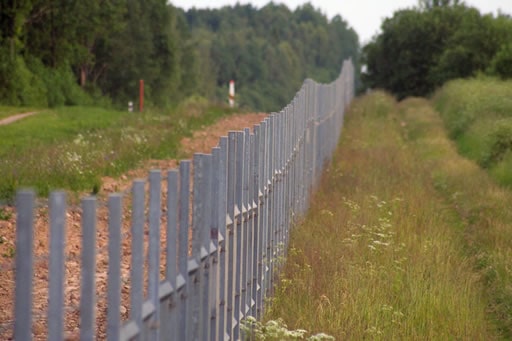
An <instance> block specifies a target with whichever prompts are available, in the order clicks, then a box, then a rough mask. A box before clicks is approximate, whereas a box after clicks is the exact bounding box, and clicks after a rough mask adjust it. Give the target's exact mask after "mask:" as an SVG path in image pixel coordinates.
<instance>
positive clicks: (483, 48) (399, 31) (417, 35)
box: [362, 0, 512, 98]
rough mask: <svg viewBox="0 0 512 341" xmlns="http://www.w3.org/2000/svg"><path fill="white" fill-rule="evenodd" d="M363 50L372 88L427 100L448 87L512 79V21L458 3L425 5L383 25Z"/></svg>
mask: <svg viewBox="0 0 512 341" xmlns="http://www.w3.org/2000/svg"><path fill="white" fill-rule="evenodd" d="M381 30H382V33H380V34H379V35H377V36H376V37H374V39H373V40H372V42H370V43H369V44H367V45H366V46H365V47H364V48H363V57H362V58H363V63H364V64H366V71H365V73H364V74H363V76H362V77H363V79H364V82H365V84H366V86H368V87H370V88H383V89H386V90H389V91H391V92H392V93H394V94H395V95H396V96H397V97H399V98H404V97H406V96H426V95H429V94H431V93H432V92H433V91H434V90H435V89H436V88H437V87H439V86H440V85H442V84H444V83H445V82H446V81H448V80H450V79H455V78H467V77H473V76H476V75H479V74H482V75H491V76H496V77H500V78H512V18H511V17H510V16H509V15H506V14H503V13H498V15H492V14H482V13H480V11H479V10H478V9H476V8H474V7H471V6H468V5H466V4H465V3H463V2H461V1H458V0H420V1H419V3H418V6H416V7H415V8H410V9H403V10H399V11H396V12H395V13H394V14H393V16H392V17H391V18H387V19H385V20H384V21H383V23H382V26H381Z"/></svg>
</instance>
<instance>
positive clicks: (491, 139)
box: [433, 78, 512, 187]
mask: <svg viewBox="0 0 512 341" xmlns="http://www.w3.org/2000/svg"><path fill="white" fill-rule="evenodd" d="M433 101H434V104H435V107H436V109H437V110H438V111H439V112H440V113H441V116H442V118H443V120H444V123H445V125H446V127H447V129H448V131H449V133H450V136H451V137H452V138H453V139H454V140H455V141H456V142H457V146H458V149H459V151H460V152H461V154H462V155H464V156H466V157H469V158H470V159H472V160H474V161H476V162H477V163H478V164H479V165H480V166H482V167H483V168H486V169H488V170H489V172H490V174H491V175H492V176H493V178H494V179H495V180H497V181H498V182H499V183H500V184H502V185H506V186H509V187H512V175H511V174H510V172H509V171H508V170H509V169H511V167H512V155H511V153H512V81H501V80H497V79H492V78H482V79H472V80H456V81H452V82H449V83H447V84H446V85H445V86H444V87H443V88H441V89H440V90H439V91H438V92H437V93H436V95H435V96H434V99H433Z"/></svg>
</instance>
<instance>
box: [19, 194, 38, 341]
mask: <svg viewBox="0 0 512 341" xmlns="http://www.w3.org/2000/svg"><path fill="white" fill-rule="evenodd" d="M34 197H35V194H34V191H32V190H21V191H18V193H17V195H16V208H17V214H16V286H15V297H16V302H15V306H14V316H15V318H14V339H15V340H22V341H24V340H32V274H33V262H34V260H33V252H34V251H33V241H34Z"/></svg>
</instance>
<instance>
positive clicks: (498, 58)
mask: <svg viewBox="0 0 512 341" xmlns="http://www.w3.org/2000/svg"><path fill="white" fill-rule="evenodd" d="M489 73H491V74H493V75H496V76H499V77H501V78H503V79H507V78H512V42H511V43H508V44H504V45H502V46H501V48H500V50H498V52H497V53H496V55H495V56H494V58H493V59H492V60H491V63H490V65H489Z"/></svg>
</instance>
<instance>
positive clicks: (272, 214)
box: [11, 61, 354, 341]
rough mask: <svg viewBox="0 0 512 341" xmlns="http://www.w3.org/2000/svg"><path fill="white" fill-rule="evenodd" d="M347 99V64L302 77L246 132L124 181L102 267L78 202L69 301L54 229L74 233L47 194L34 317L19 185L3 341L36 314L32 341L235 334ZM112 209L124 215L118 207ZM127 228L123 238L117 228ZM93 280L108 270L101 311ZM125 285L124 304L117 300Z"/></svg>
mask: <svg viewBox="0 0 512 341" xmlns="http://www.w3.org/2000/svg"><path fill="white" fill-rule="evenodd" d="M353 96H354V67H353V65H352V62H351V61H345V62H344V63H343V68H342V72H341V74H340V76H339V78H338V79H337V80H336V81H334V82H332V83H330V84H319V83H316V82H314V81H312V80H310V79H307V80H305V81H304V83H303V86H302V87H301V89H300V90H299V92H298V93H297V94H296V96H295V97H294V99H293V100H292V102H291V103H290V104H289V105H287V106H286V107H285V108H284V109H283V110H282V111H280V112H278V113H272V114H270V115H269V116H268V117H267V118H266V119H265V120H263V121H262V122H261V123H260V124H258V125H255V126H254V127H253V130H252V131H251V130H250V129H249V128H246V129H244V130H243V131H231V132H229V134H228V136H225V137H221V138H220V140H219V144H218V146H217V147H215V148H213V149H212V151H211V153H210V154H201V153H196V154H194V156H193V159H192V160H183V161H181V162H180V163H179V166H178V169H171V170H168V171H167V172H165V173H163V172H162V171H161V170H152V171H150V173H149V177H148V179H147V180H135V181H134V182H133V186H132V190H131V195H123V194H111V195H109V197H108V202H107V208H108V222H106V223H105V227H104V229H105V230H106V231H108V244H107V245H106V246H105V249H106V253H107V256H106V258H105V259H106V260H107V262H106V263H107V264H104V265H105V266H103V267H99V266H98V264H99V263H98V254H99V252H100V251H101V248H100V247H99V246H98V243H97V233H98V232H100V231H98V224H97V223H98V222H97V210H98V209H99V208H98V199H97V198H96V197H92V196H91V197H86V198H84V199H82V201H81V214H82V219H81V226H80V231H81V234H82V235H81V238H82V239H81V240H82V245H81V250H80V253H79V257H77V258H79V262H80V267H79V269H80V284H79V286H80V287H79V304H77V306H76V307H75V308H73V307H69V306H67V304H66V302H67V298H66V297H65V293H66V292H67V288H66V283H67V282H66V278H65V277H66V272H65V271H64V269H65V266H66V261H67V260H68V258H69V257H68V255H67V254H66V245H65V240H66V239H65V236H66V233H73V232H74V231H75V230H73V231H69V228H68V231H67V224H66V216H67V206H66V205H67V203H66V195H65V193H64V192H59V191H58V192H53V193H52V194H51V195H50V199H49V224H50V228H49V230H50V237H49V238H50V249H49V250H47V258H48V266H47V268H48V285H47V288H48V290H47V293H45V295H47V297H48V298H47V303H48V304H47V311H46V313H44V314H36V313H34V311H35V310H36V309H34V307H33V300H34V295H43V293H40V292H38V293H34V289H33V283H32V281H33V277H34V206H35V194H34V192H33V191H31V190H20V191H18V193H17V197H16V215H17V216H16V256H15V257H16V259H15V269H14V271H15V297H13V299H14V300H15V302H14V307H15V308H14V318H13V321H12V327H11V328H12V338H13V339H15V340H17V341H25V340H32V339H33V338H37V339H40V337H39V336H38V335H36V333H35V332H34V330H33V329H34V324H35V323H36V322H37V320H38V319H44V320H45V324H44V325H45V328H46V330H45V332H44V335H43V337H42V339H48V340H52V341H54V340H64V339H75V338H76V339H80V340H93V339H105V338H106V339H107V340H116V341H117V340H239V339H241V338H243V335H242V332H241V323H242V321H243V319H244V318H246V317H248V316H253V317H255V318H257V319H259V318H261V317H262V314H263V312H264V309H265V298H266V297H268V296H270V295H271V294H272V288H273V285H274V281H275V279H276V275H277V273H278V271H279V268H280V267H281V266H282V264H283V259H284V257H285V256H286V249H287V245H288V240H289V235H290V230H291V229H292V228H293V226H294V224H295V223H296V222H297V221H298V219H300V218H301V217H302V216H303V215H304V214H305V212H306V210H307V209H308V206H309V198H310V194H311V192H312V190H313V189H314V188H315V186H316V184H317V183H318V181H319V177H320V175H321V172H322V169H323V167H324V165H325V164H326V163H327V162H328V161H329V159H330V157H331V155H332V153H333V151H334V148H335V147H336V145H337V141H338V139H339V136H340V133H341V128H342V125H343V116H344V112H345V109H346V107H347V106H348V104H349V103H350V102H351V100H352V98H353ZM165 180H166V181H165ZM162 184H164V186H163V185H162ZM123 201H124V203H123ZM123 207H124V208H126V207H129V211H130V212H129V213H126V214H125V213H123V212H124V211H125V209H124V208H123ZM127 216H129V221H126V220H127V219H126V217H127ZM127 224H128V225H129V233H128V238H126V234H123V233H122V228H123V226H126V225H127ZM127 245H128V246H127ZM123 247H129V252H128V253H127V254H128V255H129V258H130V259H129V266H128V270H127V271H124V272H123V271H122V268H121V263H122V262H123V261H126V259H122V255H123V254H125V253H123V252H122V248H123ZM101 275H103V276H106V277H107V285H106V293H103V295H104V296H105V297H104V299H105V301H106V309H104V311H103V310H100V309H98V307H97V304H98V301H99V300H100V298H99V294H98V290H97V289H98V288H97V287H96V283H97V282H96V281H97V278H98V276H101ZM126 287H127V288H128V291H129V294H128V295H127V297H128V298H129V299H127V300H128V301H129V303H127V304H126V305H129V306H128V308H124V306H123V304H122V302H121V301H122V295H121V293H122V290H124V289H123V288H125V289H126ZM77 290H78V289H77ZM70 310H73V311H74V312H75V313H76V315H77V316H78V317H77V318H76V319H77V327H76V331H77V334H76V335H74V336H69V335H68V334H66V332H65V329H66V326H67V325H69V323H68V322H67V321H66V316H68V315H69V314H68V313H69V311H70ZM123 310H124V311H123ZM99 313H104V314H106V316H104V317H103V319H102V321H104V323H105V326H103V329H104V334H99V332H98V330H99V329H100V328H99V327H100V326H98V322H97V320H98V316H97V315H98V314H99ZM41 315H43V316H41ZM122 315H124V316H125V318H123V317H122Z"/></svg>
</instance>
